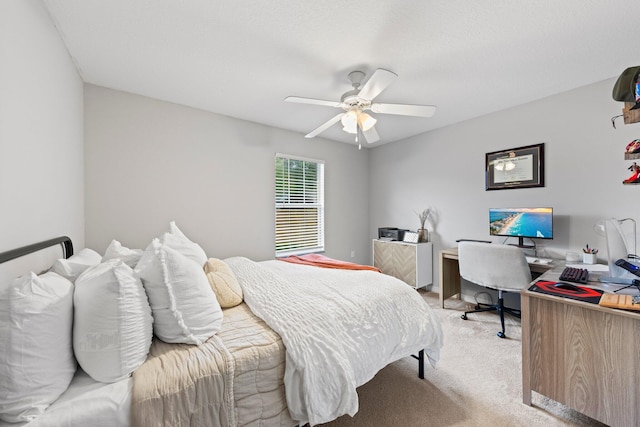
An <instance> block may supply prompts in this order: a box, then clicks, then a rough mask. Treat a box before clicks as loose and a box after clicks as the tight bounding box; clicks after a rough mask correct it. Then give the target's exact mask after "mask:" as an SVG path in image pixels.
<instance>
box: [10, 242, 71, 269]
mask: <svg viewBox="0 0 640 427" xmlns="http://www.w3.org/2000/svg"><path fill="white" fill-rule="evenodd" d="M58 244H61V245H62V249H63V251H64V257H65V258H69V257H70V256H71V255H73V243H71V239H70V238H69V237H67V236H62V237H56V238H54V239H49V240H45V241H43V242H39V243H34V244H32V245H27V246H23V247H21V248H17V249H11V250H10V251H6V252H2V253H0V264H2V263H3V262H7V261H11V260H12V259H16V258H19V257H21V256H24V255H28V254H31V253H33V252H37V251H39V250H41V249H46V248H48V247H50V246H55V245H58Z"/></svg>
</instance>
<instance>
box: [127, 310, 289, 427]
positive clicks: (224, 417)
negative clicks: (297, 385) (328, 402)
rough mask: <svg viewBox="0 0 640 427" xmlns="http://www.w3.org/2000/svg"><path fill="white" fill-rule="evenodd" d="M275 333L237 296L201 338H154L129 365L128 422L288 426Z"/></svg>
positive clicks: (280, 355) (281, 360) (281, 362)
mask: <svg viewBox="0 0 640 427" xmlns="http://www.w3.org/2000/svg"><path fill="white" fill-rule="evenodd" d="M284 356H285V351H284V346H283V344H282V340H281V339H280V337H279V336H278V334H276V333H275V332H274V331H273V330H271V329H270V328H269V327H268V326H267V325H266V324H265V323H264V322H263V321H262V320H260V319H259V318H258V317H256V316H255V315H254V314H253V313H252V312H251V310H249V308H248V307H247V306H246V305H245V304H244V303H243V304H240V305H239V306H237V307H233V308H229V309H226V310H224V321H223V325H222V329H221V331H220V332H218V334H216V335H215V336H214V337H212V338H211V339H209V340H208V341H207V342H205V343H204V344H203V345H201V346H194V345H186V344H167V343H164V342H162V341H160V340H158V339H155V340H154V343H153V345H152V347H151V351H150V354H149V357H148V358H147V360H146V362H145V363H144V364H143V365H142V366H141V367H140V368H138V369H137V370H136V372H134V375H133V398H132V408H131V418H132V420H131V421H132V426H207V427H215V426H225V427H226V426H258V425H259V426H294V425H295V424H296V423H295V422H294V421H293V420H291V418H290V416H289V411H288V410H287V407H286V399H285V394H284V385H283V376H284V360H285V358H284Z"/></svg>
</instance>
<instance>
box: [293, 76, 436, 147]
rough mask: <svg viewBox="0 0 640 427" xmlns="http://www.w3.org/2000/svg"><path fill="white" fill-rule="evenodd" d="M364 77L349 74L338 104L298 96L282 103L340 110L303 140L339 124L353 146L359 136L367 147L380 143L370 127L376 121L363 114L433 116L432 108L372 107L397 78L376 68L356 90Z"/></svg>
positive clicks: (415, 106) (388, 105)
mask: <svg viewBox="0 0 640 427" xmlns="http://www.w3.org/2000/svg"><path fill="white" fill-rule="evenodd" d="M364 76H365V74H364V73H363V72H362V71H352V72H350V73H349V80H350V81H351V86H352V87H353V89H352V90H349V91H347V92H345V93H344V94H343V95H342V96H341V97H340V101H326V100H324V99H315V98H301V97H298V96H288V97H286V98H285V99H284V100H285V101H286V102H297V103H301V104H311V105H322V106H326V107H334V108H342V109H343V110H344V112H342V113H339V114H337V115H335V116H334V117H332V118H331V119H329V120H328V121H326V122H325V123H323V124H322V125H320V126H318V127H317V128H316V129H314V130H312V131H311V132H310V133H308V134H307V135H305V138H313V137H314V136H316V135H318V134H320V133H322V132H324V131H325V130H327V129H329V128H330V127H331V126H333V125H334V124H336V123H338V122H341V123H342V130H343V131H345V132H347V133H350V134H355V138H356V142H357V143H359V141H358V134H359V133H360V132H361V133H362V135H363V136H364V138H365V139H366V140H367V142H368V143H370V144H371V143H374V142H376V141H379V140H380V136H379V135H378V132H377V131H376V129H375V127H374V125H375V124H376V122H377V120H376V119H375V118H373V117H372V116H371V115H369V114H367V113H366V111H372V112H374V113H380V114H395V115H400V116H416V117H431V116H433V114H434V113H435V112H436V107H435V106H433V105H410V104H383V103H377V102H376V103H374V102H373V99H374V98H375V97H376V96H378V95H379V94H380V93H381V92H382V91H383V90H385V89H386V88H387V87H388V86H389V85H390V84H391V83H393V81H394V80H395V79H396V78H397V77H398V75H397V74H396V73H394V72H392V71H389V70H385V69H382V68H378V69H377V70H376V71H375V72H374V73H373V74H372V75H371V77H370V78H369V80H367V82H366V83H365V84H364V86H362V88H360V85H361V84H362V80H363V79H364Z"/></svg>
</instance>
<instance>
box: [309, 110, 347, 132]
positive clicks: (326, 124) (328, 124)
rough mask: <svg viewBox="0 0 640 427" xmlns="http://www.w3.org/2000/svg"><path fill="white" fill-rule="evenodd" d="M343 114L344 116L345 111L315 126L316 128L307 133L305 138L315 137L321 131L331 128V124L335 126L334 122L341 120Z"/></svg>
mask: <svg viewBox="0 0 640 427" xmlns="http://www.w3.org/2000/svg"><path fill="white" fill-rule="evenodd" d="M342 116H344V113H340V114H337V115H335V116H334V117H332V118H331V119H329V120H328V121H326V122H324V123H323V124H321V125H320V126H318V127H317V128H315V129H314V130H312V131H311V132H309V133H308V134H306V135H305V136H304V137H305V138H313V137H314V136H316V135H318V134H319V133H321V132H324V131H325V130H327V129H329V128H330V127H331V126H333V125H334V124H336V123H337V122H339V121H340V119H341V118H342Z"/></svg>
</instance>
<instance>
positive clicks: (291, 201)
mask: <svg viewBox="0 0 640 427" xmlns="http://www.w3.org/2000/svg"><path fill="white" fill-rule="evenodd" d="M275 168H276V182H275V184H276V191H275V195H276V205H275V207H276V256H286V255H293V254H302V253H310V252H321V251H324V162H322V161H320V160H312V159H304V158H300V157H292V156H288V155H284V154H276V165H275Z"/></svg>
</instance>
